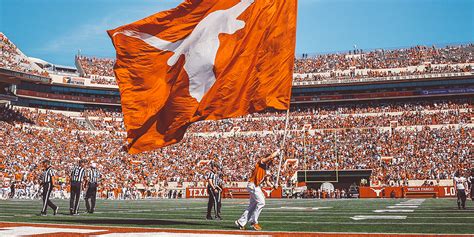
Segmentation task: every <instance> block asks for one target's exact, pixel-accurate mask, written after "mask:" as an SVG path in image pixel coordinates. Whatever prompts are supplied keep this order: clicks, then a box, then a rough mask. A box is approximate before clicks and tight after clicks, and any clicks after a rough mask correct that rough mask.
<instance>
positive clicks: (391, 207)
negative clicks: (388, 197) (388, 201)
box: [387, 206, 418, 209]
mask: <svg viewBox="0 0 474 237" xmlns="http://www.w3.org/2000/svg"><path fill="white" fill-rule="evenodd" d="M387 208H390V209H395V208H418V206H403V207H402V206H388V207H387Z"/></svg>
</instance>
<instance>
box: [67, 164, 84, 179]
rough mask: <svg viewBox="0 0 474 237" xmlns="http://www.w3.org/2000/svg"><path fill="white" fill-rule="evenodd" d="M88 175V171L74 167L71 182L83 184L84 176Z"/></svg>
mask: <svg viewBox="0 0 474 237" xmlns="http://www.w3.org/2000/svg"><path fill="white" fill-rule="evenodd" d="M85 174H86V170H85V169H84V168H82V167H80V166H76V167H74V169H72V173H71V181H72V182H82V180H84V176H85Z"/></svg>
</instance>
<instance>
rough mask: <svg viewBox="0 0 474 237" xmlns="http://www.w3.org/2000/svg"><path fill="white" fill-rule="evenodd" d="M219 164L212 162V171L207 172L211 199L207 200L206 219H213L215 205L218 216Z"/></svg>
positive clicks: (208, 191)
mask: <svg viewBox="0 0 474 237" xmlns="http://www.w3.org/2000/svg"><path fill="white" fill-rule="evenodd" d="M217 192H218V187H217V166H216V165H215V164H214V163H212V164H211V171H210V172H209V173H208V174H207V193H208V195H209V200H208V202H207V215H206V220H212V216H211V211H212V208H213V207H214V210H215V215H216V216H217V197H216V196H217Z"/></svg>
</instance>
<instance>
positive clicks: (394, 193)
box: [359, 186, 456, 198]
mask: <svg viewBox="0 0 474 237" xmlns="http://www.w3.org/2000/svg"><path fill="white" fill-rule="evenodd" d="M455 196H456V192H455V189H454V187H453V186H426V187H425V186H423V187H360V188H359V197H361V198H381V197H385V198H390V197H396V198H402V197H436V198H445V197H455Z"/></svg>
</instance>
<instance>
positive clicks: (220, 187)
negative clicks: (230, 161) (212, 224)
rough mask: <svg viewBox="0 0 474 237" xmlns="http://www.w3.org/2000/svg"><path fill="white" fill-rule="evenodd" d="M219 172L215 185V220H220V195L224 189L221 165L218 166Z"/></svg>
mask: <svg viewBox="0 0 474 237" xmlns="http://www.w3.org/2000/svg"><path fill="white" fill-rule="evenodd" d="M219 169H220V171H221V172H220V173H219V175H217V180H216V186H217V194H216V199H217V200H216V201H217V207H216V208H217V214H216V220H222V217H221V207H222V195H223V190H224V180H223V177H222V167H219Z"/></svg>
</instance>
